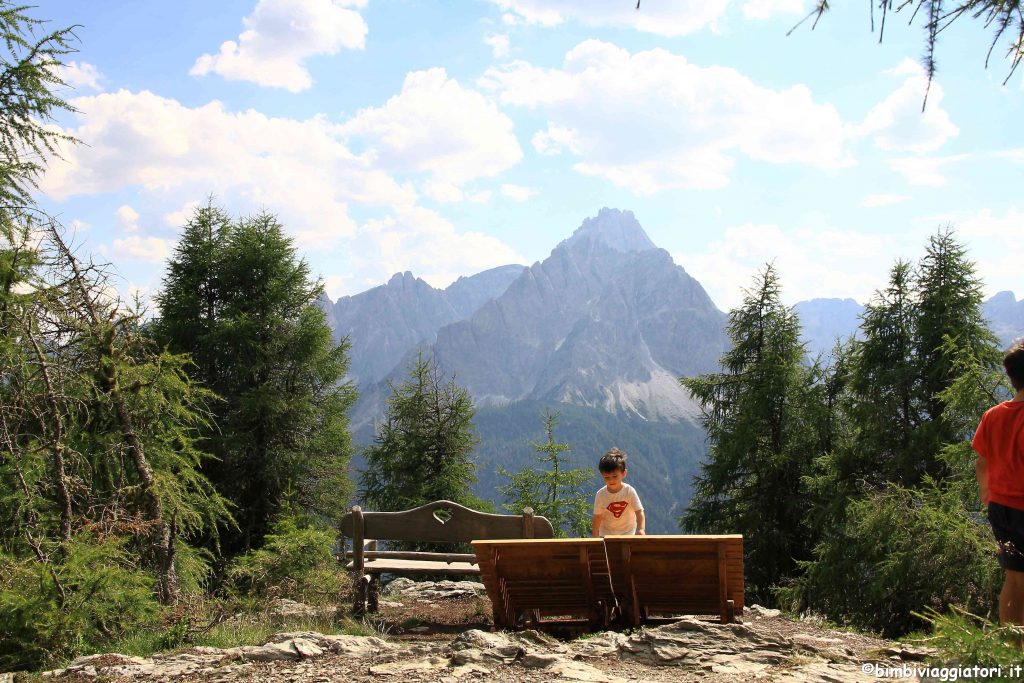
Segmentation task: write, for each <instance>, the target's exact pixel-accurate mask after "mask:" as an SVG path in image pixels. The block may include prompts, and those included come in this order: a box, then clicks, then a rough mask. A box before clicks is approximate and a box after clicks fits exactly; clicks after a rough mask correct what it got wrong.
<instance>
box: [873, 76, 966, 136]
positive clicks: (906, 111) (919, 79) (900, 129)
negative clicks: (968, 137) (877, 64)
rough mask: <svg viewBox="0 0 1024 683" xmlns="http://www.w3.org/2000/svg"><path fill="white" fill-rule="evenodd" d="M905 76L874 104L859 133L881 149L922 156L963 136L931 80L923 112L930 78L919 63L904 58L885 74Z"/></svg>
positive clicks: (940, 90) (940, 87) (940, 89)
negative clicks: (958, 136)
mask: <svg viewBox="0 0 1024 683" xmlns="http://www.w3.org/2000/svg"><path fill="white" fill-rule="evenodd" d="M885 73H886V74H888V75H891V76H897V77H905V80H904V81H903V83H902V85H900V87H899V88H897V89H896V90H895V91H894V92H893V93H892V94H891V95H889V96H888V97H887V98H886V99H885V100H883V101H882V102H879V103H878V104H877V105H875V106H874V107H873V108H872V109H871V111H869V112H868V114H867V116H866V117H865V118H864V121H863V123H861V124H860V126H858V127H857V134H858V135H864V136H871V137H872V138H873V139H874V141H875V144H876V145H878V147H879V148H880V149H883V150H886V151H896V152H911V153H914V154H923V153H926V152H934V151H935V150H937V149H939V148H940V147H942V145H944V144H945V143H946V141H947V140H949V139H950V138H952V137H955V136H956V135H958V134H959V133H960V129H959V128H957V127H956V126H955V125H954V124H953V122H952V121H951V120H950V118H949V113H948V112H946V111H945V110H944V109H942V99H943V97H944V94H943V90H942V86H941V85H939V84H938V82H936V81H932V85H931V90H930V91H929V92H928V106H927V108H926V109H925V110H924V111H923V112H922V111H921V105H922V103H923V102H924V96H925V92H926V90H927V89H928V77H927V76H926V75H925V72H924V69H923V68H922V67H921V65H920V64H918V63H917V62H915V61H914V60H912V59H905V60H903V62H901V63H900V64H899V65H898V66H897V67H895V68H893V69H889V70H888V71H886V72H885Z"/></svg>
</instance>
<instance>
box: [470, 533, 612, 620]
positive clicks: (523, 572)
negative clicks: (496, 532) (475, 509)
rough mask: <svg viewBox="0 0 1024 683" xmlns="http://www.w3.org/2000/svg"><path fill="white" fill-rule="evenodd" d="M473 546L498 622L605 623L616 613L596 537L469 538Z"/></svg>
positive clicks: (601, 551) (602, 548) (598, 539)
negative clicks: (475, 539)
mask: <svg viewBox="0 0 1024 683" xmlns="http://www.w3.org/2000/svg"><path fill="white" fill-rule="evenodd" d="M473 550H474V551H475V552H476V557H477V559H478V560H479V563H480V573H481V576H482V578H483V581H484V586H485V587H486V588H487V595H488V597H489V598H490V599H491V605H492V607H493V615H494V626H495V627H496V628H520V627H523V626H530V627H532V628H542V627H544V626H552V625H560V626H578V625H583V626H586V627H589V628H591V629H596V628H606V627H607V626H608V624H609V622H610V621H611V619H612V618H613V617H614V616H615V615H616V614H617V609H616V604H615V594H614V592H613V590H612V583H611V578H610V576H609V573H608V558H607V556H606V555H605V549H604V543H603V542H602V541H601V539H600V538H551V539H523V540H500V541H473ZM580 619H582V621H580Z"/></svg>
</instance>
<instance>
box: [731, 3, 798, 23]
mask: <svg viewBox="0 0 1024 683" xmlns="http://www.w3.org/2000/svg"><path fill="white" fill-rule="evenodd" d="M803 13H804V0H747V2H745V3H744V4H743V16H745V17H746V18H747V19H770V18H771V17H773V16H775V15H776V14H798V15H800V14H803Z"/></svg>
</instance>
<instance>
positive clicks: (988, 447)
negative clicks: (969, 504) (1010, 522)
mask: <svg viewBox="0 0 1024 683" xmlns="http://www.w3.org/2000/svg"><path fill="white" fill-rule="evenodd" d="M971 446H972V447H973V448H974V450H975V451H977V452H978V455H980V456H982V457H983V458H985V461H986V463H987V464H988V492H989V500H991V501H993V502H996V503H999V504H1000V505H1006V506H1007V507H1011V508H1016V509H1018V510H1024V401H1005V402H1003V403H1000V404H999V405H997V406H993V407H991V408H989V409H988V410H986V411H985V414H984V415H982V416H981V422H980V423H979V424H978V429H977V431H976V432H974V441H973V442H972V443H971Z"/></svg>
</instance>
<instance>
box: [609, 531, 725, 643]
mask: <svg viewBox="0 0 1024 683" xmlns="http://www.w3.org/2000/svg"><path fill="white" fill-rule="evenodd" d="M604 542H605V546H606V548H607V551H608V564H609V567H610V568H611V575H612V585H613V586H614V589H615V595H616V597H617V598H618V602H619V605H620V607H621V609H622V615H623V617H624V618H625V620H626V622H627V623H628V624H630V625H632V626H639V625H640V623H641V622H642V621H645V620H646V619H647V618H649V617H651V616H652V615H654V614H662V615H673V616H674V615H680V614H717V615H718V616H719V618H720V619H721V621H722V623H729V622H731V621H733V619H734V618H735V615H736V614H742V612H743V536H741V535H726V536H606V537H605V539H604Z"/></svg>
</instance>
